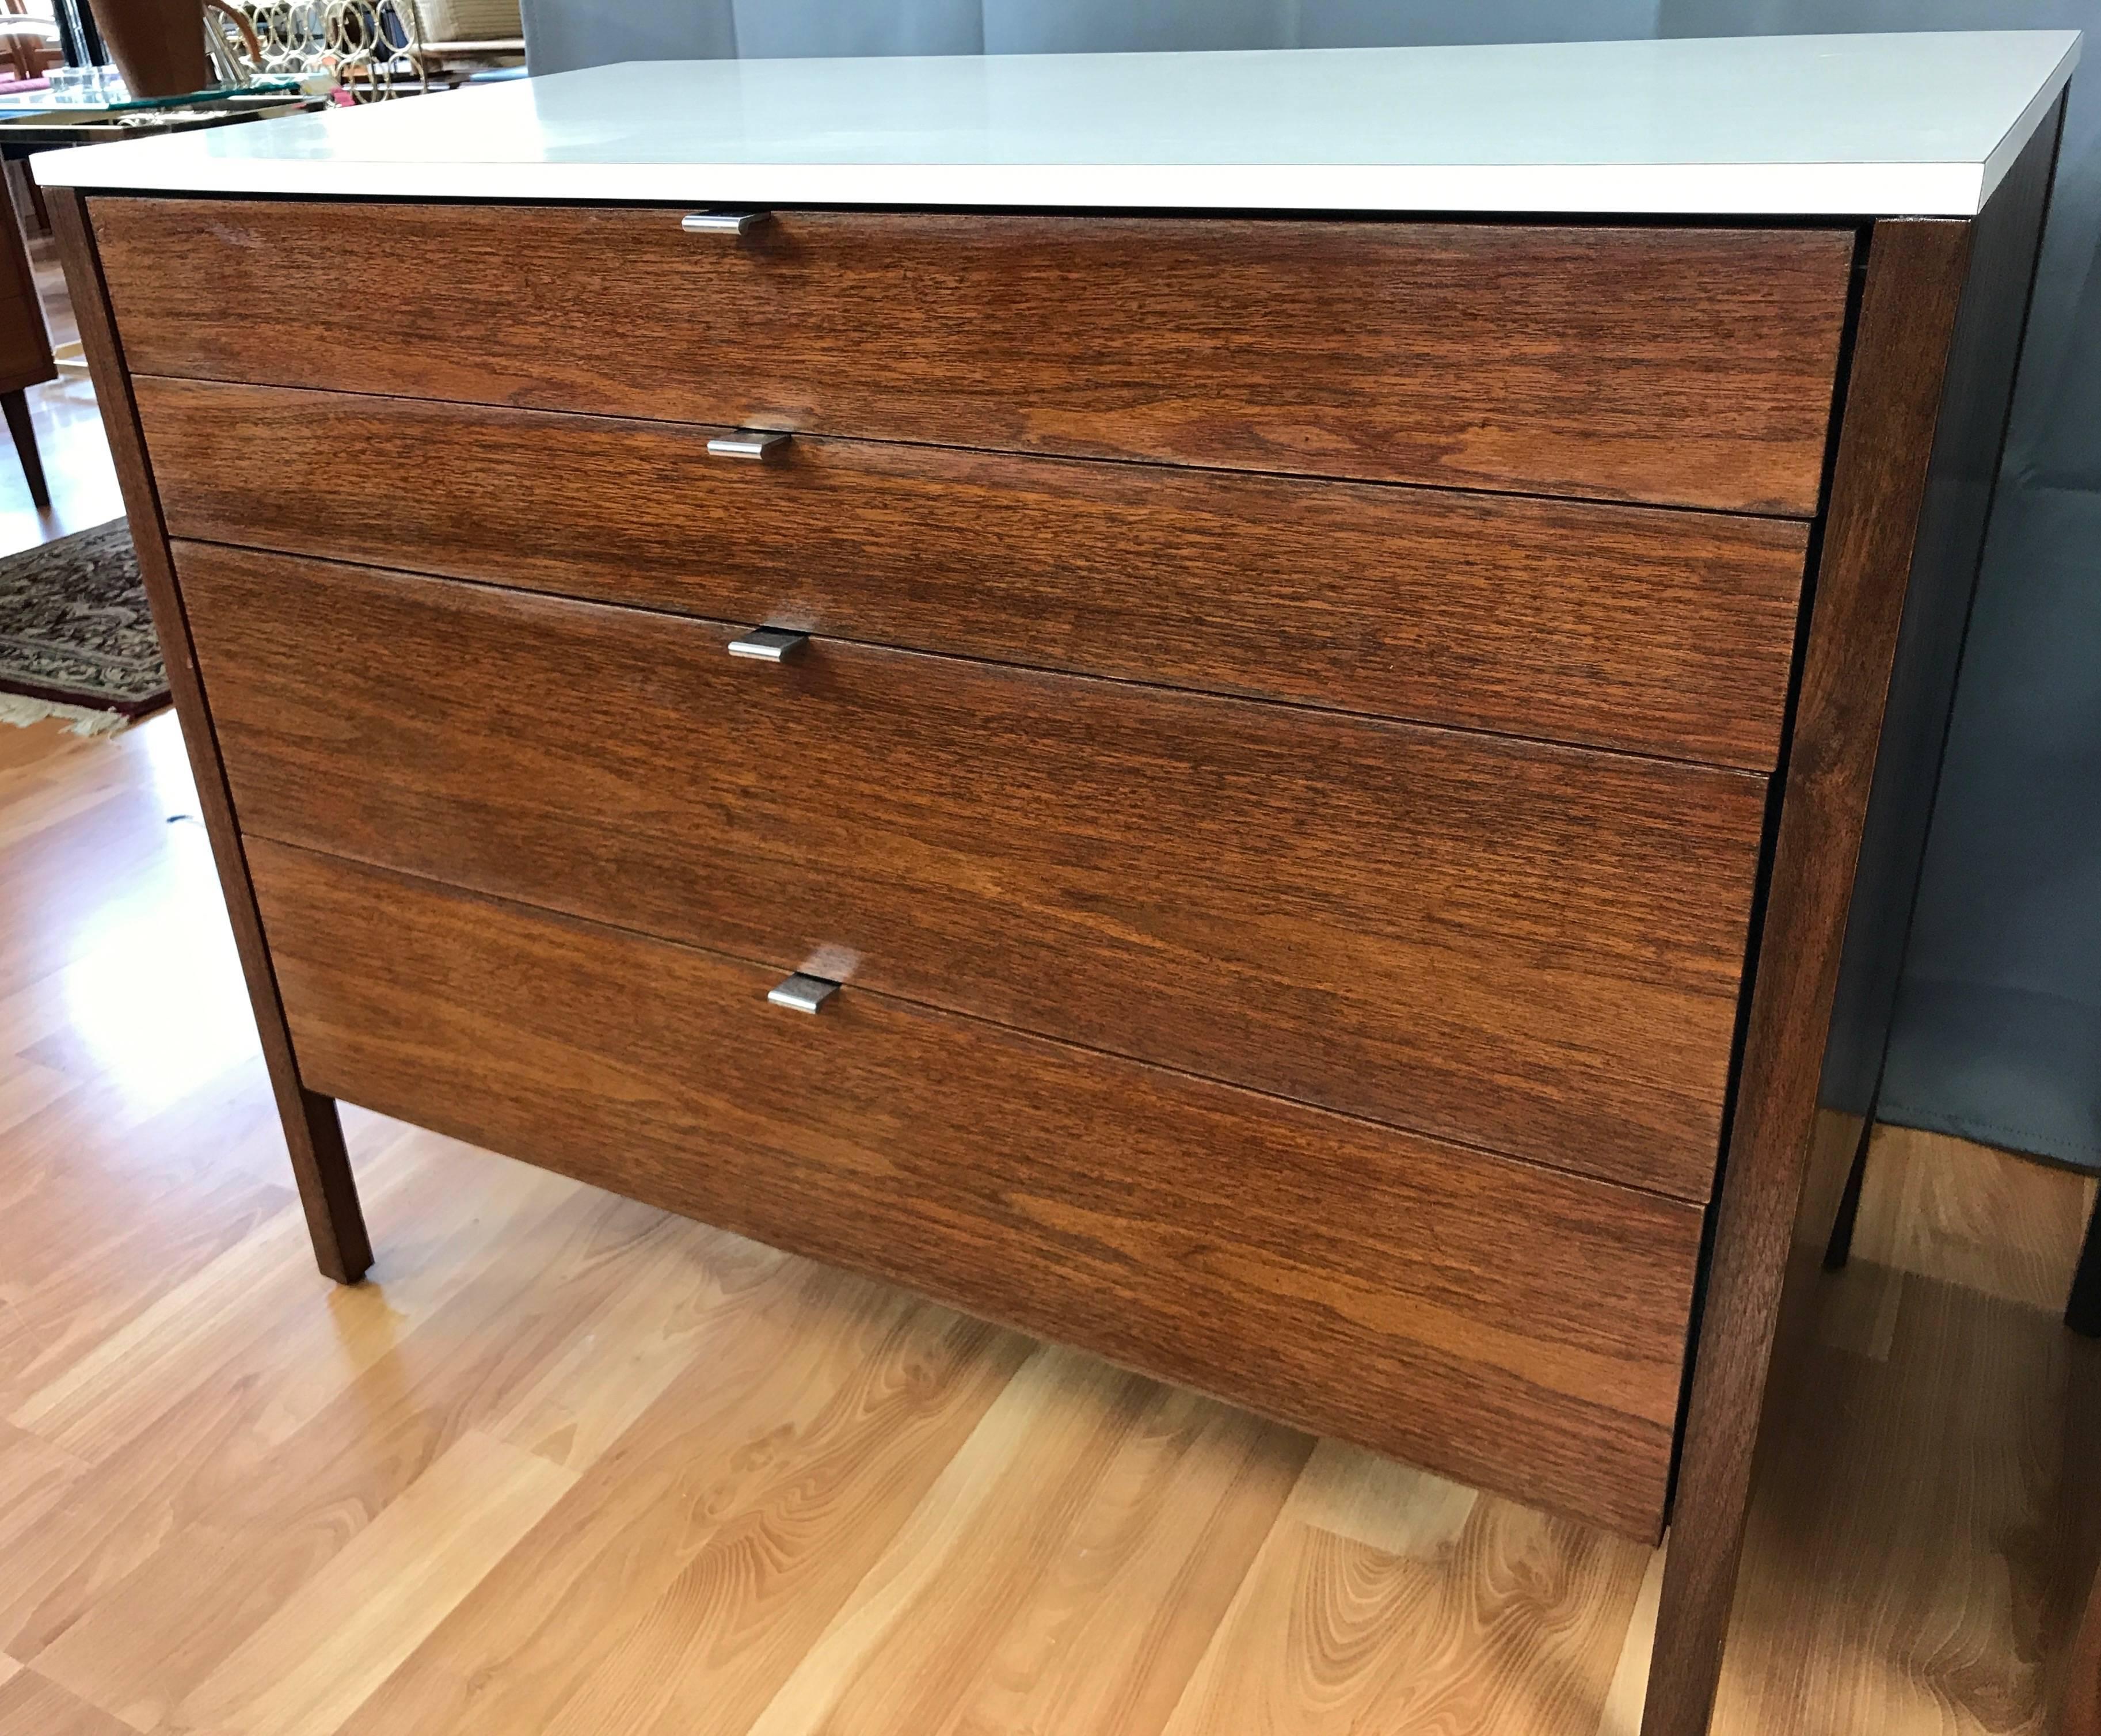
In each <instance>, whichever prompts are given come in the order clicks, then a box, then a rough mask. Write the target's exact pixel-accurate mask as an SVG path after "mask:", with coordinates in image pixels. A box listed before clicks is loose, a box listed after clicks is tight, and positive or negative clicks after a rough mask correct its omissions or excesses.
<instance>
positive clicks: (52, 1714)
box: [0, 1665, 138, 1736]
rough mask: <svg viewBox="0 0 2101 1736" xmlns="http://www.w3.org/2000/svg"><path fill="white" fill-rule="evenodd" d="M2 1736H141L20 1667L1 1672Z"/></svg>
mask: <svg viewBox="0 0 2101 1736" xmlns="http://www.w3.org/2000/svg"><path fill="white" fill-rule="evenodd" d="M0 1736H138V1733H137V1732H136V1731H135V1730H134V1729H132V1728H131V1726H130V1725H128V1724H126V1723H124V1722H123V1721H122V1720H120V1719H117V1718H113V1717H111V1716H109V1714H108V1712H104V1711H103V1710H101V1708H100V1707H95V1706H90V1705H88V1704H87V1703H86V1702H85V1701H82V1700H78V1699H76V1698H73V1695H72V1694H68V1693H67V1692H66V1691H65V1690H64V1689H63V1688H61V1687H60V1686H59V1685H57V1684H56V1683H55V1682H49V1681H45V1680H44V1678H43V1677H42V1676H39V1675H38V1673H37V1672H35V1671H34V1670H32V1669H25V1668H22V1667H20V1665H17V1666H16V1667H15V1670H14V1672H12V1673H11V1674H10V1673H8V1672H6V1671H4V1670H0Z"/></svg>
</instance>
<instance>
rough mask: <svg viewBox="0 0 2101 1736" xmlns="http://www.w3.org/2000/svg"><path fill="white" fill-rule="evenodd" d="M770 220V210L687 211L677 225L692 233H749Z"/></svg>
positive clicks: (771, 215) (771, 217)
mask: <svg viewBox="0 0 2101 1736" xmlns="http://www.w3.org/2000/svg"><path fill="white" fill-rule="evenodd" d="M772 221H773V214H772V212H771V211H688V212H687V213H686V214H685V215H684V216H683V217H681V218H680V219H679V227H680V228H681V229H684V230H686V231H688V232H690V233H692V234H694V235H701V234H710V235H749V234H750V233H751V232H752V231H753V230H754V229H756V228H758V227H759V226H760V225H761V224H763V223H772Z"/></svg>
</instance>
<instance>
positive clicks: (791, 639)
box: [729, 627, 810, 663]
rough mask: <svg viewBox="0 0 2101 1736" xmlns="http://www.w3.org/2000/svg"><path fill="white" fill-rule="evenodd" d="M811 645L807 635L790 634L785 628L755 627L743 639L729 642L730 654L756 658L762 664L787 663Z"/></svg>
mask: <svg viewBox="0 0 2101 1736" xmlns="http://www.w3.org/2000/svg"><path fill="white" fill-rule="evenodd" d="M808 643H810V635H809V634H807V633H790V631H788V629H786V628H785V627H754V628H753V629H751V631H750V632H749V633H747V634H745V635H744V636H743V637H742V638H734V639H732V640H731V641H730V642H729V654H730V655H731V656H732V657H753V658H756V659H757V660H759V662H761V663H785V662H786V661H787V660H789V659H790V657H792V656H795V655H797V654H798V652H800V651H801V650H802V649H803V647H804V646H805V645H807V644H808Z"/></svg>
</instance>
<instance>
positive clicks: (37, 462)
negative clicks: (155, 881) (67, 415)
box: [0, 390, 51, 510]
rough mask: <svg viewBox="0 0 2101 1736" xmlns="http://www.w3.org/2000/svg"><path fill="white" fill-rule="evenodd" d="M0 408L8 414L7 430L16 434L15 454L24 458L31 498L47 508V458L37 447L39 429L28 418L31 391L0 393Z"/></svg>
mask: <svg viewBox="0 0 2101 1736" xmlns="http://www.w3.org/2000/svg"><path fill="white" fill-rule="evenodd" d="M0 409H4V410H5V411H6V412H7V431H8V433H10V434H11V435H13V436H14V437H15V457H18V458H20V460H21V461H22V474H23V475H24V476H25V477H27V478H28V479H29V498H30V499H31V500H33V501H35V502H36V503H37V505H38V506H39V507H42V508H44V509H46V510H48V509H49V508H50V506H51V488H50V485H49V484H46V482H45V480H44V461H43V457H42V454H41V453H38V450H37V429H36V424H35V423H33V422H31V421H30V420H29V396H28V394H27V393H26V392H24V391H19V390H18V391H11V392H0Z"/></svg>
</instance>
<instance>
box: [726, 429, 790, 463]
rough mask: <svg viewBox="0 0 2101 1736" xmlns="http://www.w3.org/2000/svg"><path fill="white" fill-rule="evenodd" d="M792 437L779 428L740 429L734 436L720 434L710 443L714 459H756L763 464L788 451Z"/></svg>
mask: <svg viewBox="0 0 2101 1736" xmlns="http://www.w3.org/2000/svg"><path fill="white" fill-rule="evenodd" d="M789 440H790V436H789V435H785V434H783V433H782V432H781V431H780V430H779V429H777V428H740V429H738V430H737V431H736V433H734V434H718V435H715V436H714V439H713V440H710V441H709V442H708V455H709V457H714V458H756V459H758V460H759V462H761V463H763V462H765V461H766V460H767V459H768V458H771V457H777V456H778V455H779V454H780V453H783V452H785V451H786V450H787V447H788V441H789Z"/></svg>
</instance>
